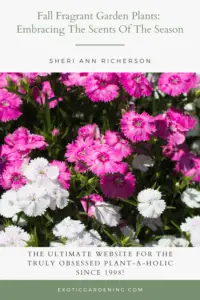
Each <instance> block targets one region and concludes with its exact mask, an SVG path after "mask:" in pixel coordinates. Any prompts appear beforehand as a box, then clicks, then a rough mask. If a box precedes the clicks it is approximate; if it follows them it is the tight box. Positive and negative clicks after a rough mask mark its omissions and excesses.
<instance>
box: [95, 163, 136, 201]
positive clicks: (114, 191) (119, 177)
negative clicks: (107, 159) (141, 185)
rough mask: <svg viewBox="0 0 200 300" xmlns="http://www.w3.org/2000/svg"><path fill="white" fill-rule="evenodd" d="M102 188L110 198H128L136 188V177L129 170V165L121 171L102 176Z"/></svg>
mask: <svg viewBox="0 0 200 300" xmlns="http://www.w3.org/2000/svg"><path fill="white" fill-rule="evenodd" d="M100 188H101V190H102V192H103V193H104V195H105V196H107V197H110V198H128V197H131V196H132V195H133V192H134V189H135V177H134V175H133V174H132V173H131V172H129V171H128V168H127V165H125V164H124V167H123V168H121V172H120V173H115V174H108V175H104V176H102V177H101V180H100Z"/></svg>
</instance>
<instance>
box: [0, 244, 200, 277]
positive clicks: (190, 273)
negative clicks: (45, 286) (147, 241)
mask: <svg viewBox="0 0 200 300" xmlns="http://www.w3.org/2000/svg"><path fill="white" fill-rule="evenodd" d="M63 250H64V251H67V252H69V251H70V252H72V251H76V252H77V251H79V252H81V251H90V252H91V253H92V257H87V256H86V257H83V255H82V256H81V257H67V256H66V257H57V258H55V257H53V258H52V257H48V252H51V251H56V252H57V253H59V251H63ZM28 251H32V252H33V251H38V252H39V251H43V252H44V257H36V256H35V257H34V258H30V257H29V255H28ZM96 251H107V252H113V251H121V252H123V251H126V252H129V251H131V252H132V254H133V255H132V256H133V257H132V258H131V257H127V258H124V257H97V256H96ZM148 251H150V252H152V253H153V254H152V257H142V256H137V253H138V252H143V253H144V252H146V253H147V252H148ZM156 251H168V252H169V251H172V252H173V257H172V258H171V257H162V258H158V257H157V255H156ZM143 255H144V254H143ZM30 259H31V260H32V261H33V260H37V261H39V260H40V261H45V262H46V261H48V262H49V261H50V260H55V261H56V262H55V266H53V267H50V266H49V267H45V266H42V267H40V266H35V267H29V266H28V263H27V261H28V260H30ZM67 260H70V261H72V260H82V261H88V260H100V261H101V267H99V266H97V267H63V266H59V261H67ZM120 260H132V261H135V262H137V261H138V260H140V262H141V263H143V262H145V261H146V260H148V261H149V260H151V261H153V260H158V261H162V263H164V261H169V260H173V261H174V265H173V266H172V267H169V266H165V267H149V266H141V267H139V266H138V267H137V266H131V267H112V266H104V262H105V261H111V262H113V261H118V262H119V261H120ZM0 266H1V272H0V280H26V279H30V280H36V279H39V280H45V279H46V280H48V279H49V280H50V279H51V280H80V279H81V280H95V279H96V280H97V279H98V280H116V279H117V280H118V279H119V280H200V272H199V270H200V259H199V248H162V249H161V248H123V249H122V248H93V247H91V248H82V247H80V248H75V249H72V248H70V249H69V248H66V247H61V248H57V247H56V248H53V247H52V248H21V249H20V248H14V247H13V248H0ZM77 269H79V270H86V269H87V270H95V269H100V272H101V275H100V276H94V275H85V276H84V275H79V276H78V275H76V270H77ZM105 270H124V274H122V275H116V274H113V275H109V276H107V275H106V274H105Z"/></svg>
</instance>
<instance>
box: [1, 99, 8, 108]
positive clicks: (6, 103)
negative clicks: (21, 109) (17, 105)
mask: <svg viewBox="0 0 200 300" xmlns="http://www.w3.org/2000/svg"><path fill="white" fill-rule="evenodd" d="M1 105H2V106H3V107H7V106H9V103H8V101H6V100H3V101H2V102H1Z"/></svg>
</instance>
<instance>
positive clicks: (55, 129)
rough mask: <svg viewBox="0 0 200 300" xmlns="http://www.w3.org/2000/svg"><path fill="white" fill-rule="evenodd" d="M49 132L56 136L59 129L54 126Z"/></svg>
mask: <svg viewBox="0 0 200 300" xmlns="http://www.w3.org/2000/svg"><path fill="white" fill-rule="evenodd" d="M51 133H52V135H53V136H58V135H59V134H60V130H59V129H58V128H54V129H53V130H52V132H51Z"/></svg>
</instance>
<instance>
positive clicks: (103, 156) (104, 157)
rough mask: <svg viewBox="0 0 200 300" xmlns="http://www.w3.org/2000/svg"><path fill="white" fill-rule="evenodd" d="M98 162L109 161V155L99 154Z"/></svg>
mask: <svg viewBox="0 0 200 300" xmlns="http://www.w3.org/2000/svg"><path fill="white" fill-rule="evenodd" d="M97 158H98V160H99V161H101V162H106V161H108V160H109V155H108V154H107V153H105V152H101V153H99V154H98V157H97Z"/></svg>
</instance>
